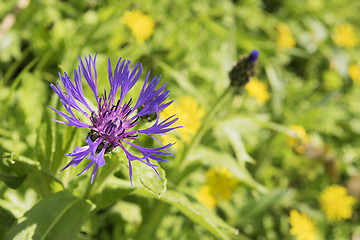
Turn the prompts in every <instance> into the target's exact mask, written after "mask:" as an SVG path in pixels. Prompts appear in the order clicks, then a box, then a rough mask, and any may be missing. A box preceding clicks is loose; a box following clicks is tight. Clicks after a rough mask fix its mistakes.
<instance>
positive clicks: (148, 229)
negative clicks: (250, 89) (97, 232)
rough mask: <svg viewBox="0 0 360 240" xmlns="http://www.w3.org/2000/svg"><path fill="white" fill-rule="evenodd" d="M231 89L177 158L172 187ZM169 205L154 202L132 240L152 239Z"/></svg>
mask: <svg viewBox="0 0 360 240" xmlns="http://www.w3.org/2000/svg"><path fill="white" fill-rule="evenodd" d="M231 90H232V88H231V87H228V88H226V89H225V90H224V92H223V93H222V94H221V95H220V97H219V98H218V99H217V101H216V102H215V103H214V104H213V106H211V108H210V110H209V112H208V113H207V114H206V116H205V117H204V119H203V121H202V124H201V125H200V127H199V129H198V131H197V132H196V134H195V136H194V137H193V138H192V140H191V142H190V143H189V144H188V145H186V147H185V148H184V149H183V151H182V153H181V155H180V156H179V157H178V158H177V160H176V162H175V165H174V168H173V169H172V171H171V172H170V174H169V178H168V179H169V181H171V182H172V183H173V184H174V185H176V184H178V183H179V182H180V181H181V180H182V179H181V178H180V177H179V176H180V175H179V174H177V172H179V171H181V169H183V168H184V163H185V162H186V159H187V157H188V155H189V153H190V152H191V150H192V149H193V147H194V146H196V145H197V144H198V143H199V141H200V140H201V137H202V136H203V135H204V133H205V131H206V127H207V126H208V122H209V121H210V120H211V119H212V118H213V117H214V116H215V115H216V113H217V112H218V110H219V108H220V106H221V104H222V102H223V100H224V98H225V97H226V96H227V94H228V93H229V92H231ZM169 208H170V205H169V204H166V203H164V202H161V201H156V202H155V206H154V208H153V210H152V211H151V213H149V214H148V215H147V216H146V217H145V219H144V221H143V224H142V225H141V226H140V228H139V230H138V232H137V234H136V236H135V238H134V239H138V240H146V239H153V238H152V236H153V234H154V232H155V230H156V228H157V227H158V226H159V225H160V223H161V220H162V218H163V217H164V215H165V214H166V213H167V212H168V211H169Z"/></svg>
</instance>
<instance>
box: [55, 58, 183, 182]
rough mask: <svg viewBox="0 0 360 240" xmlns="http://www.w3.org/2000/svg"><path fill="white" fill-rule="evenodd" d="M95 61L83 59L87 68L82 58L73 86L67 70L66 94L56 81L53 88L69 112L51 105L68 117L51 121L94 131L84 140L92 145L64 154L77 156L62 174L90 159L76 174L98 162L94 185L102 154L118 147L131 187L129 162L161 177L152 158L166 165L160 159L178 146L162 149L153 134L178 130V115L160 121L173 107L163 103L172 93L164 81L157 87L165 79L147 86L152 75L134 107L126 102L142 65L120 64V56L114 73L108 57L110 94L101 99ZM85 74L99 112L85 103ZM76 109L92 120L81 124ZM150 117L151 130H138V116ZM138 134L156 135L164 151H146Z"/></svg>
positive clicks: (64, 116) (154, 80)
mask: <svg viewBox="0 0 360 240" xmlns="http://www.w3.org/2000/svg"><path fill="white" fill-rule="evenodd" d="M95 61H96V55H95V58H94V59H92V58H91V56H90V55H89V58H86V57H85V64H84V63H83V61H82V60H81V58H80V57H79V62H80V65H79V66H78V70H76V69H74V78H75V84H74V82H73V81H72V80H71V79H70V77H69V75H68V74H67V73H66V72H64V76H62V75H61V74H60V73H59V76H60V79H61V82H62V85H63V86H64V88H65V92H64V91H63V90H62V89H61V87H60V84H59V83H57V85H56V86H54V85H53V84H50V86H51V88H52V89H53V90H54V92H55V93H56V94H57V95H58V96H59V98H60V100H61V103H62V104H63V105H64V107H65V109H66V111H67V113H63V112H61V111H59V110H57V109H54V108H53V107H51V106H50V108H51V109H53V110H54V111H55V112H56V113H58V114H59V115H60V116H62V117H63V118H64V119H66V120H67V122H63V121H58V120H55V119H53V120H54V121H56V122H58V123H61V124H66V125H70V126H74V127H85V128H88V129H89V130H90V132H89V134H88V137H87V139H86V143H87V144H88V145H87V146H84V147H75V150H74V152H72V153H67V154H66V155H67V156H69V157H73V159H72V160H71V161H70V162H69V163H68V164H67V165H66V166H65V167H64V168H63V169H62V170H64V169H66V168H68V167H69V166H72V167H74V166H77V165H78V164H79V163H80V162H81V161H82V160H83V159H84V158H85V157H86V156H87V158H88V159H90V160H91V162H90V163H89V164H88V165H87V166H86V167H85V169H84V170H83V171H82V172H80V173H79V174H78V175H81V174H83V173H84V172H86V171H87V170H88V169H89V168H90V167H91V166H92V165H93V164H95V166H94V170H93V173H92V176H91V182H90V183H92V182H93V181H94V178H95V174H96V171H97V169H98V167H99V166H100V167H101V166H104V165H105V159H104V154H105V153H108V152H111V151H112V150H113V149H115V148H116V147H120V148H121V149H122V150H123V151H124V153H125V155H126V157H127V159H128V161H129V175H130V181H131V183H132V167H131V162H132V161H135V160H138V161H140V162H142V163H144V164H146V165H148V166H149V167H151V168H152V169H153V170H154V172H155V173H156V174H157V175H158V176H159V178H160V175H159V173H158V172H157V170H156V169H155V167H157V165H155V164H153V163H151V161H150V159H152V160H155V161H162V162H166V160H165V159H162V158H160V157H159V156H157V155H172V154H171V153H170V152H169V150H168V149H169V148H170V147H171V146H172V145H173V144H174V143H172V144H168V145H166V146H163V145H162V144H161V143H160V141H159V140H158V139H157V138H156V137H155V136H154V135H164V134H165V133H166V132H168V131H171V130H173V129H175V128H177V127H171V125H172V124H173V123H174V122H175V121H176V120H177V119H178V118H174V116H175V115H174V116H171V117H169V118H167V119H166V120H164V121H161V122H160V121H159V111H161V110H163V109H164V108H166V107H167V106H169V105H170V104H171V103H172V101H170V102H166V103H164V101H165V100H166V99H167V97H168V95H169V91H165V86H166V83H165V84H164V85H163V86H161V87H159V88H158V89H156V87H157V85H158V83H159V81H160V77H161V76H159V77H157V76H155V77H154V78H153V79H152V80H151V81H150V82H149V76H150V71H149V72H148V74H147V76H146V78H145V81H144V84H143V87H142V89H141V91H140V95H139V97H138V99H137V101H136V103H135V104H133V100H132V98H131V97H130V98H129V99H128V100H127V101H126V100H125V96H126V94H127V93H128V92H129V90H130V89H131V88H132V87H133V86H134V85H135V83H136V82H137V81H138V80H139V78H140V76H141V72H142V64H140V65H139V63H137V64H136V65H135V66H133V67H131V68H130V61H129V60H122V59H121V58H120V59H119V61H118V62H117V65H116V67H115V71H114V72H113V71H112V68H111V63H110V59H108V76H109V82H110V91H109V92H108V93H107V92H106V89H105V90H104V95H103V96H102V97H99V94H98V89H97V72H96V67H95ZM81 75H83V77H84V78H85V80H86V82H87V84H88V85H89V87H90V88H91V90H92V91H93V93H94V95H95V99H96V103H97V104H96V105H97V109H93V108H92V107H91V105H90V104H89V103H88V102H87V101H86V99H85V96H84V93H83V89H82V85H81ZM118 90H119V91H120V98H119V99H117V95H118V94H117V92H118ZM73 110H76V111H78V112H80V113H81V114H83V115H84V116H85V117H86V118H87V119H88V121H85V122H83V121H80V120H79V118H77V117H76V116H75V114H74V111H73ZM150 114H156V116H157V118H156V121H155V123H154V124H153V125H152V126H151V127H149V128H146V129H139V130H136V129H135V126H136V125H137V124H138V122H139V118H140V117H146V116H148V115H150ZM139 134H146V135H148V136H150V137H152V138H153V139H155V140H156V141H157V142H158V143H159V144H160V145H161V147H158V148H146V147H141V146H138V145H136V144H135V143H134V140H138V138H137V137H138V135H139ZM124 144H128V145H130V146H131V147H133V148H136V149H137V150H138V151H139V152H140V154H141V156H136V155H134V154H132V153H130V151H129V150H127V149H126V147H125V146H124ZM172 156H173V155H172ZM62 170H61V171H62Z"/></svg>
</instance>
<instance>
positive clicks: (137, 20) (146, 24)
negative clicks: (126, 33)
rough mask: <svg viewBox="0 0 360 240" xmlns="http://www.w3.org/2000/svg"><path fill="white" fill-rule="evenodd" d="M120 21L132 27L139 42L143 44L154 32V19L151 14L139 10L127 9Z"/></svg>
mask: <svg viewBox="0 0 360 240" xmlns="http://www.w3.org/2000/svg"><path fill="white" fill-rule="evenodd" d="M120 22H121V23H123V24H125V25H126V26H127V27H128V28H130V30H131V32H132V34H133V35H134V36H135V38H136V40H137V42H138V43H139V44H143V43H144V41H145V40H147V39H149V38H150V36H151V35H152V34H153V33H154V27H155V24H154V21H153V19H152V18H151V16H149V15H146V14H143V13H141V12H139V11H137V10H133V11H125V12H124V15H123V17H122V18H120Z"/></svg>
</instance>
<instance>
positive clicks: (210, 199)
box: [196, 166, 238, 209]
mask: <svg viewBox="0 0 360 240" xmlns="http://www.w3.org/2000/svg"><path fill="white" fill-rule="evenodd" d="M206 179H207V180H206V184H205V185H204V186H202V187H201V188H200V190H199V192H198V194H197V196H196V197H197V199H198V200H199V202H201V203H202V204H204V205H205V206H207V207H208V208H211V209H213V208H214V207H215V206H216V204H217V203H218V202H220V201H222V200H230V198H231V194H232V192H233V190H234V188H235V187H236V185H237V183H238V181H237V180H236V179H235V178H233V176H232V173H231V172H230V171H229V170H228V169H227V168H226V167H219V166H217V167H215V168H214V170H209V171H207V173H206Z"/></svg>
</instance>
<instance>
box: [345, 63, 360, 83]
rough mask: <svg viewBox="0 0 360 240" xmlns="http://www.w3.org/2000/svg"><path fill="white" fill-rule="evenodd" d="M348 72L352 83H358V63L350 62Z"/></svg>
mask: <svg viewBox="0 0 360 240" xmlns="http://www.w3.org/2000/svg"><path fill="white" fill-rule="evenodd" d="M348 73H349V76H350V78H351V80H352V81H353V82H354V83H357V84H358V83H360V68H359V66H358V65H356V64H351V65H350V66H349V67H348Z"/></svg>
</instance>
